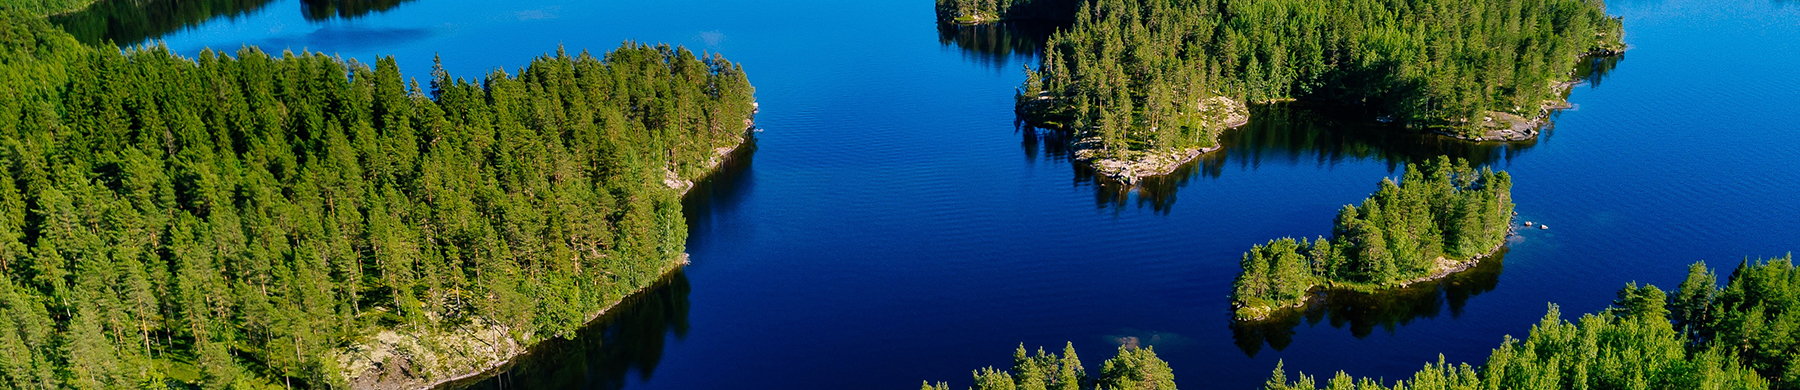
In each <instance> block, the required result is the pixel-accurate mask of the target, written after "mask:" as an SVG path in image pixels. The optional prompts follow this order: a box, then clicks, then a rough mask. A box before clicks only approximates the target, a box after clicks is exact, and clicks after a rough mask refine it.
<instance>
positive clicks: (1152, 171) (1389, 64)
mask: <svg viewBox="0 0 1800 390" xmlns="http://www.w3.org/2000/svg"><path fill="white" fill-rule="evenodd" d="M937 10H938V18H939V21H940V22H941V23H954V24H976V23H994V22H999V21H1008V20H1016V19H1039V20H1043V19H1049V20H1065V21H1067V23H1069V25H1068V27H1065V28H1062V29H1060V30H1058V31H1057V32H1056V33H1055V34H1053V35H1052V36H1051V37H1050V38H1049V40H1048V42H1046V43H1045V46H1044V49H1043V55H1042V58H1041V60H1040V62H1039V64H1038V66H1037V67H1035V69H1028V70H1027V75H1026V81H1025V83H1024V85H1022V86H1020V88H1019V95H1018V104H1017V108H1018V109H1017V111H1018V114H1019V116H1020V118H1022V119H1023V120H1024V121H1026V122H1028V123H1030V124H1032V125H1034V126H1038V127H1043V128H1049V129H1057V130H1060V131H1068V132H1072V133H1073V137H1072V139H1075V140H1077V141H1076V144H1075V145H1073V148H1074V151H1075V152H1076V154H1077V157H1078V160H1081V161H1086V162H1088V163H1089V164H1090V165H1092V166H1094V167H1095V168H1096V170H1097V171H1099V173H1100V174H1102V175H1105V176H1109V177H1112V178H1114V179H1118V180H1120V181H1123V182H1126V183H1128V184H1131V183H1135V182H1136V181H1138V180H1139V179H1140V178H1142V177H1145V176H1155V175H1161V174H1166V173H1169V172H1171V171H1173V169H1174V168H1175V166H1178V165H1180V164H1181V163H1184V162H1186V161H1187V160H1191V159H1192V158H1193V157H1194V156H1197V155H1199V154H1200V153H1204V152H1205V151H1210V150H1214V149H1216V148H1217V146H1216V144H1217V140H1216V137H1217V135H1218V133H1219V132H1221V131H1223V130H1225V129H1228V128H1231V127H1234V126H1236V125H1239V124H1242V121H1243V120H1247V119H1248V118H1247V116H1245V114H1244V108H1243V107H1244V106H1243V105H1244V104H1246V103H1263V102H1274V101H1285V100H1295V99H1304V100H1309V101H1322V102H1332V103H1338V104H1347V105H1354V106H1361V107H1364V108H1366V109H1368V110H1370V111H1371V112H1372V114H1373V115H1371V119H1375V118H1379V119H1380V120H1382V121H1389V122H1396V123H1398V124H1399V125H1402V126H1404V127H1406V128H1411V129H1415V130H1417V131H1430V132H1438V133H1442V134H1446V135H1449V136H1452V137H1456V138H1461V139H1465V140H1475V141H1482V140H1521V139H1528V138H1531V137H1535V136H1536V135H1537V131H1536V129H1537V127H1539V126H1541V125H1542V124H1543V121H1544V120H1545V119H1546V118H1547V115H1548V114H1549V113H1550V112H1551V111H1553V110H1555V109H1558V108H1562V107H1566V106H1567V103H1566V102H1564V101H1563V95H1564V94H1566V92H1567V90H1568V87H1569V86H1570V84H1569V83H1568V81H1569V80H1571V79H1572V78H1573V77H1574V73H1575V70H1576V67H1577V65H1578V64H1579V61H1581V60H1582V59H1583V58H1585V57H1588V56H1595V55H1611V54H1616V53H1619V52H1620V51H1621V50H1623V49H1624V44H1623V43H1622V41H1621V36H1622V34H1623V33H1622V27H1621V22H1620V20H1619V19H1618V18H1614V17H1611V16H1608V15H1607V14H1606V9H1605V5H1604V4H1603V3H1601V2H1599V1H1591V0H1522V1H1514V2H1489V1H1478V0H1434V1H1426V2H1423V3H1420V2H1379V1H1367V0H1274V1H1224V0H1087V1H1079V0H1078V1H1063V0H939V2H938V4H937Z"/></svg>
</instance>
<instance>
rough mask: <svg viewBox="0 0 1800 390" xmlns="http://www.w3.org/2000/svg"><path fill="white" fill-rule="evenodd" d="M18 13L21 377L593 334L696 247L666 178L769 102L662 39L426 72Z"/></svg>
mask: <svg viewBox="0 0 1800 390" xmlns="http://www.w3.org/2000/svg"><path fill="white" fill-rule="evenodd" d="M0 20H3V22H0V79H4V80H0V88H5V91H4V93H0V383H5V385H4V387H8V388H17V389H48V388H76V389H114V388H170V387H175V388H186V387H193V388H203V389H223V388H258V387H266V386H278V387H289V386H291V387H298V388H326V387H341V386H345V385H347V384H348V383H347V382H348V381H350V380H353V379H355V378H357V377H358V376H359V374H367V373H378V372H389V373H391V372H397V371H396V370H402V369H404V370H406V372H407V373H409V375H414V376H418V377H421V378H422V379H430V378H434V377H438V378H441V377H443V376H445V375H450V374H452V373H457V372H460V371H459V370H468V369H472V368H475V367H477V366H478V365H479V364H482V363H485V362H489V361H492V360H493V359H503V358H505V357H506V356H507V355H506V354H507V353H510V352H514V351H516V350H517V348H512V349H508V348H503V347H505V346H508V345H512V346H519V345H531V344H534V343H536V342H538V341H541V340H545V339H548V338H552V337H570V336H574V335H575V334H576V333H575V331H576V330H577V329H578V328H579V327H580V326H582V325H583V324H585V323H586V322H587V321H588V320H590V319H591V318H593V316H594V315H596V314H597V313H599V312H601V311H602V310H603V309H605V308H607V307H609V306H610V305H611V304H613V303H614V302H618V301H619V300H620V299H622V298H623V297H625V296H627V295H629V294H632V293H633V292H636V291H639V290H641V289H643V288H645V287H647V286H649V285H651V284H652V283H653V282H655V281H657V280H659V279H661V278H662V277H663V276H664V275H665V274H667V273H668V272H669V271H670V270H671V269H673V268H675V267H678V266H679V264H681V263H682V262H684V261H685V257H684V255H683V254H682V251H683V243H684V241H685V239H686V234H687V233H686V227H685V226H686V224H685V221H684V219H683V217H682V214H681V205H680V203H679V200H680V195H681V191H680V190H678V189H676V188H672V187H673V186H672V185H670V184H669V183H672V182H679V181H681V180H685V179H694V178H699V177H703V176H705V175H706V174H707V173H708V172H709V171H710V170H711V169H712V167H713V166H715V165H716V164H718V163H719V160H720V159H721V158H722V156H721V151H723V150H729V148H732V147H735V146H736V145H738V144H739V143H741V142H743V140H744V137H745V129H746V126H748V125H749V123H750V118H751V116H752V115H753V113H754V110H755V108H754V102H753V100H752V99H753V97H752V93H753V89H752V87H751V86H750V84H749V83H748V81H747V78H746V77H745V75H744V73H743V69H742V67H740V66H739V65H737V64H734V63H732V62H730V61H727V60H725V59H724V58H722V57H719V56H717V55H696V54H695V53H692V52H689V51H687V50H686V49H683V48H677V47H670V46H666V45H645V44H638V43H630V42H627V43H625V44H624V45H621V46H620V47H619V48H617V49H615V50H613V51H611V52H608V53H605V54H602V55H598V56H595V55H590V54H588V53H585V52H584V53H580V54H567V53H565V52H563V51H562V50H560V49H559V50H558V51H557V52H556V53H555V54H551V55H545V56H542V57H539V58H537V59H535V60H533V61H531V63H530V64H529V65H527V66H525V67H523V68H521V69H519V70H518V71H517V72H516V73H514V74H509V73H506V72H504V71H498V70H497V71H495V72H493V73H491V74H488V75H485V76H484V77H481V78H475V79H468V78H458V77H452V76H451V75H449V74H447V73H445V72H443V71H442V70H438V71H436V72H434V74H432V75H429V77H428V78H427V80H426V81H425V82H424V85H421V82H420V81H419V80H418V79H416V78H411V79H409V78H406V77H403V76H402V75H401V74H400V72H399V70H398V68H397V67H396V66H395V62H394V60H393V59H392V58H381V59H378V60H376V61H375V62H374V63H373V64H368V63H363V62H359V61H355V60H345V59H341V58H337V57H332V56H327V55H324V54H319V53H306V52H302V53H293V52H284V53H279V54H271V53H264V52H261V51H259V50H257V49H255V48H244V49H241V50H239V51H237V52H236V53H233V54H231V55H227V54H225V53H219V52H212V51H207V52H203V53H200V54H199V55H198V56H196V57H192V58H189V57H183V56H179V55H176V54H173V53H170V52H169V51H168V50H167V49H166V48H162V47H155V46H149V47H142V48H135V49H129V50H120V49H118V48H117V47H114V46H100V47H90V46H85V45H83V44H81V43H79V42H77V41H76V40H75V39H74V38H73V37H72V36H70V35H69V34H66V33H64V32H62V31H60V30H58V29H57V28H56V27H55V26H53V25H52V24H50V23H49V22H48V21H46V20H45V19H44V18H42V17H39V16H36V15H35V14H33V13H30V12H23V11H18V10H6V11H5V12H0ZM471 330H473V331H471ZM469 335H477V336H479V335H486V336H491V337H489V338H485V339H483V338H479V337H476V336H469ZM471 337H475V338H477V339H471ZM393 340H400V341H393ZM474 345H490V346H492V347H481V348H475V347H472V346H474ZM389 349H392V350H394V351H397V352H395V353H401V355H403V356H408V357H409V359H411V361H410V362H406V363H399V362H398V358H396V359H395V360H379V359H374V360H371V359H372V358H371V356H376V355H370V354H371V353H373V352H370V351H386V350H389ZM377 355H378V354H377ZM391 364H406V365H407V366H406V367H404V368H401V367H398V366H392V365H391Z"/></svg>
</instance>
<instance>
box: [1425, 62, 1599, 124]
mask: <svg viewBox="0 0 1800 390" xmlns="http://www.w3.org/2000/svg"><path fill="white" fill-rule="evenodd" d="M1620 54H1625V49H1600V50H1594V51H1590V52H1586V53H1582V54H1581V55H1579V56H1577V57H1578V58H1580V59H1592V58H1598V57H1611V56H1616V55H1620ZM1569 76H1570V77H1574V76H1575V75H1574V74H1573V73H1572V72H1571V73H1570V75H1569ZM1582 83H1584V81H1583V80H1579V79H1577V80H1571V81H1564V82H1560V83H1556V85H1554V86H1552V87H1551V89H1553V90H1555V91H1556V92H1555V94H1556V95H1557V96H1562V95H1563V94H1565V93H1568V92H1569V89H1571V88H1575V86H1577V85H1581V84H1582ZM1574 107H1575V105H1574V104H1573V103H1569V100H1568V99H1567V98H1563V99H1559V100H1554V101H1544V102H1543V103H1542V104H1539V105H1538V111H1537V116H1535V117H1532V118H1531V119H1525V117H1522V116H1518V115H1515V114H1512V113H1506V112H1500V111H1488V112H1487V115H1486V118H1482V123H1481V128H1483V129H1487V131H1484V132H1482V134H1481V135H1480V136H1476V137H1470V136H1466V135H1462V134H1457V133H1452V132H1448V131H1443V130H1441V129H1440V130H1432V131H1431V132H1432V133H1436V134H1440V135H1444V136H1447V137H1451V138H1456V139H1460V140H1464V141H1473V142H1490V141H1495V142H1514V141H1525V140H1530V139H1533V138H1537V136H1538V135H1539V134H1541V133H1542V129H1543V127H1544V125H1547V124H1549V123H1550V114H1554V113H1556V112H1557V111H1561V110H1566V109H1570V108H1574Z"/></svg>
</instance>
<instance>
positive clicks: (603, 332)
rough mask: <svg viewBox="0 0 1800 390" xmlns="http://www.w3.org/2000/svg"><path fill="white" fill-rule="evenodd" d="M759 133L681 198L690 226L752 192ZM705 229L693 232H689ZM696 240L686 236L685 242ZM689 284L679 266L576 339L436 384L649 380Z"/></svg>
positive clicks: (462, 388)
mask: <svg viewBox="0 0 1800 390" xmlns="http://www.w3.org/2000/svg"><path fill="white" fill-rule="evenodd" d="M755 152H756V138H755V137H749V138H748V140H746V141H745V143H744V145H743V146H742V147H739V148H737V150H734V151H732V152H731V154H729V155H727V156H726V159H725V161H724V162H722V163H720V165H719V168H718V170H717V171H715V172H714V173H713V174H712V175H709V176H707V177H706V178H704V179H703V180H700V181H698V182H697V183H696V184H695V186H694V188H693V190H691V191H689V192H688V194H687V196H685V197H684V198H683V199H682V209H683V213H684V214H685V216H686V218H687V220H688V226H689V229H690V231H691V230H693V229H701V228H704V227H705V226H706V224H707V223H708V221H710V219H709V218H707V217H708V216H709V215H713V213H715V212H719V211H720V210H729V209H731V208H734V207H735V206H736V205H737V204H738V203H740V202H742V201H743V195H744V194H746V193H749V189H750V188H749V187H751V182H752V181H751V177H750V175H748V174H747V173H748V172H749V168H750V158H751V156H754V155H755V154H756V153H755ZM700 236H704V235H700V234H690V235H689V237H700ZM692 244H693V242H692V241H691V240H690V242H689V245H692ZM692 290H693V288H692V286H691V285H690V284H689V282H688V278H687V274H686V272H685V271H681V270H677V271H675V272H674V273H672V274H670V275H669V276H668V277H666V278H665V279H664V280H662V281H659V282H658V283H657V284H656V285H654V286H652V287H650V288H648V289H645V290H644V291H641V292H639V293H637V294H635V295H633V296H631V297H629V298H626V299H625V300H623V301H621V302H620V303H619V305H618V306H615V307H614V308H613V310H611V311H610V312H609V313H607V314H606V315H603V316H601V317H600V318H599V319H597V320H595V321H594V322H593V323H590V324H588V325H587V326H585V327H583V328H582V329H581V330H580V331H579V332H578V333H576V335H575V337H574V338H573V339H551V340H548V341H544V342H543V343H540V344H538V345H535V346H532V347H531V352H529V353H526V354H525V355H523V356H519V357H517V358H515V359H513V361H512V362H511V363H509V365H508V366H507V367H506V368H504V369H503V370H500V371H497V372H494V373H490V374H488V375H485V376H483V377H479V378H473V379H469V380H463V381H456V382H451V383H448V384H445V385H443V386H439V387H438V388H439V389H457V390H501V389H621V388H624V387H625V383H626V378H627V376H628V375H637V376H638V379H641V380H649V379H650V376H651V374H653V373H654V372H655V371H656V366H657V364H658V363H659V362H661V360H662V354H663V346H664V343H665V342H666V341H667V340H668V337H667V336H669V335H673V336H674V337H675V338H676V339H680V338H682V337H684V336H686V335H687V330H688V308H689V302H688V294H689V293H690V292H691V291H692Z"/></svg>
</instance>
